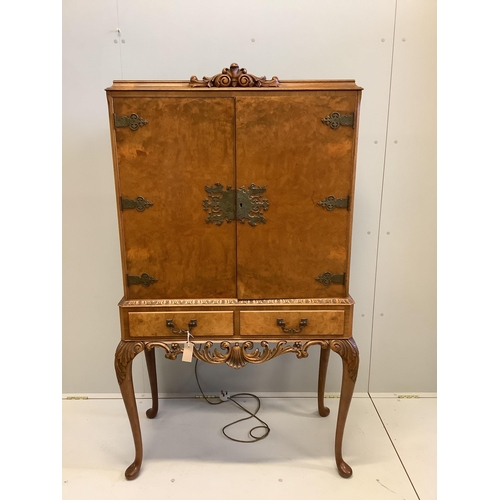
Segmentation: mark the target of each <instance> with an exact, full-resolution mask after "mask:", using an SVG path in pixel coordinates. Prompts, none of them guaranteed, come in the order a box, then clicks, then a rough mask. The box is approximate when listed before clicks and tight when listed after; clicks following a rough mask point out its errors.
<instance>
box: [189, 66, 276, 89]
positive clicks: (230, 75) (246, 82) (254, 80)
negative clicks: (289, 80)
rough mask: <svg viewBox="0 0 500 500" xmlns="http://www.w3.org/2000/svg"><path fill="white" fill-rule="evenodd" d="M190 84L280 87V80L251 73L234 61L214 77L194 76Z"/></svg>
mask: <svg viewBox="0 0 500 500" xmlns="http://www.w3.org/2000/svg"><path fill="white" fill-rule="evenodd" d="M189 85H191V87H279V86H280V82H279V80H278V77H277V76H273V77H272V79H271V80H266V77H265V76H261V77H258V76H255V75H251V74H250V73H248V72H247V70H246V69H245V68H241V69H240V67H239V66H238V65H237V64H236V63H233V64H231V66H230V67H229V68H224V69H223V70H222V73H219V74H218V75H215V76H212V78H208V77H206V76H204V77H203V80H198V78H197V77H196V76H192V77H191V78H190V80H189Z"/></svg>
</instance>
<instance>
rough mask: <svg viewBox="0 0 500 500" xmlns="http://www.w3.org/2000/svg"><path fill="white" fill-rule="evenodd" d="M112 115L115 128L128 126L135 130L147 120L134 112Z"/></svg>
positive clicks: (146, 122) (145, 123)
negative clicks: (128, 114)
mask: <svg viewBox="0 0 500 500" xmlns="http://www.w3.org/2000/svg"><path fill="white" fill-rule="evenodd" d="M113 116H114V118H115V128H120V127H129V128H130V130H137V129H138V128H139V127H143V126H144V125H147V124H148V121H147V120H145V119H144V118H141V117H140V116H139V115H138V114H136V113H132V114H131V115H130V116H117V115H115V114H114V115H113Z"/></svg>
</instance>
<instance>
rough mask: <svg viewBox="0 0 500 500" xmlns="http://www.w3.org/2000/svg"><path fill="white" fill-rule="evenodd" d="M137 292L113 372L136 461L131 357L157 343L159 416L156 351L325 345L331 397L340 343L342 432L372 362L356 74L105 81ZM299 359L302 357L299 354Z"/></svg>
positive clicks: (238, 362) (209, 357) (228, 73)
mask: <svg viewBox="0 0 500 500" xmlns="http://www.w3.org/2000/svg"><path fill="white" fill-rule="evenodd" d="M106 92H107V98H108V104H109V118H110V125H111V141H112V149H113V159H114V169H115V181H116V199H117V205H118V215H119V228H120V242H121V257H122V268H123V286H124V291H125V294H124V297H123V299H122V301H121V302H120V304H119V310H120V321H121V332H122V337H121V341H120V343H119V345H118V347H117V350H116V355H115V368H116V374H117V378H118V383H119V385H120V390H121V393H122V395H123V399H124V402H125V407H126V410H127V413H128V417H129V419H130V424H131V427H132V434H133V438H134V443H135V451H136V456H135V460H134V462H133V463H132V465H130V467H129V468H128V469H127V470H126V472H125V475H126V477H127V478H128V479H133V478H135V477H136V476H137V475H138V473H139V470H140V467H141V463H142V457H143V451H142V439H141V431H140V426H139V417H138V414H137V406H136V401H135V396H134V388H133V382H132V367H131V365H132V360H133V359H134V357H135V356H136V355H137V354H138V353H140V352H142V351H144V354H145V356H146V362H147V367H148V372H149V378H150V382H151V392H152V399H153V405H152V408H151V409H150V410H148V412H147V416H148V417H149V418H153V417H154V416H155V415H156V413H157V409H158V388H157V380H156V368H155V356H154V350H155V348H162V349H163V350H164V351H165V355H166V357H167V358H168V359H176V358H177V357H178V356H179V355H182V353H183V352H184V351H186V349H185V344H186V340H187V337H188V332H189V333H190V334H191V335H192V336H193V337H192V338H191V339H192V340H194V344H193V343H191V344H190V345H188V348H192V347H193V345H194V350H193V356H194V357H195V358H197V359H199V360H202V361H205V362H208V363H227V364H228V365H229V366H231V367H233V368H236V369H238V368H241V367H243V366H245V365H246V364H247V363H262V362H264V361H268V360H270V359H271V358H274V357H276V356H280V355H281V354H285V353H293V354H295V355H296V356H297V357H298V358H303V357H306V356H307V355H308V350H309V348H312V347H313V346H318V347H319V349H320V353H321V355H320V366H319V382H318V408H319V413H320V415H321V416H327V415H328V414H329V410H328V408H326V407H325V406H324V402H323V399H324V390H325V379H326V370H327V365H328V358H329V354H330V350H333V351H335V352H337V353H338V354H339V355H340V356H341V358H342V361H343V375H342V389H341V396H340V404H339V412H338V418H337V428H336V434H335V458H336V462H337V466H338V470H339V473H340V475H341V476H343V477H349V476H350V475H351V474H352V470H351V468H350V467H349V465H347V464H346V463H345V461H344V460H343V458H342V438H343V433H344V427H345V422H346V417H347V412H348V409H349V404H350V401H351V398H352V393H353V390H354V384H355V381H356V375H357V371H358V364H359V363H358V361H359V358H358V349H357V347H356V344H355V342H354V340H353V338H352V319H353V306H354V302H353V300H352V299H351V297H350V296H349V264H350V253H351V252H350V247H351V225H352V206H353V196H354V176H355V175H354V174H355V160H356V141H357V126H358V109H359V103H360V98H361V88H360V87H358V86H356V84H355V82H354V81H352V80H341V81H326V80H325V81H280V80H279V79H278V78H277V77H273V78H272V79H270V80H267V79H266V78H265V77H257V76H254V75H252V74H250V73H248V72H247V70H246V69H240V68H239V67H238V65H237V64H232V65H231V67H230V68H226V69H224V70H222V72H221V73H219V74H216V75H215V76H213V77H203V78H202V79H201V80H200V79H198V78H197V77H195V76H193V77H191V79H190V80H189V81H115V82H114V83H113V85H112V86H111V87H109V88H108V89H106ZM297 369H300V363H297Z"/></svg>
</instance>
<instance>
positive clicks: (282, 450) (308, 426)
mask: <svg viewBox="0 0 500 500" xmlns="http://www.w3.org/2000/svg"><path fill="white" fill-rule="evenodd" d="M239 401H240V402H242V404H245V405H246V406H247V407H248V408H249V409H253V408H254V406H255V405H254V402H253V400H251V399H248V400H244V399H239ZM261 401H262V407H261V410H260V412H259V414H258V415H259V417H260V418H262V419H263V420H264V421H266V422H267V423H268V425H269V426H270V428H271V431H270V433H269V436H268V437H267V438H266V439H264V440H262V441H259V442H256V443H251V444H242V443H236V442H233V441H230V440H228V439H227V438H226V437H224V435H223V434H222V432H221V429H222V427H223V426H224V425H226V424H227V423H230V422H232V421H234V420H236V419H239V418H243V417H244V416H246V414H244V413H243V412H242V411H241V410H239V409H238V408H237V407H236V406H235V405H234V404H232V403H231V402H228V403H225V404H221V405H218V406H210V405H208V404H207V403H206V402H205V401H204V400H203V399H195V398H183V399H182V398H181V399H161V400H160V408H159V413H158V416H157V417H156V418H155V419H153V420H150V419H148V418H147V417H146V415H145V411H146V410H147V409H148V408H149V407H150V400H149V399H138V407H139V412H140V420H141V427H142V435H143V443H144V461H143V464H142V469H141V473H140V475H139V477H138V478H137V479H135V480H134V481H127V480H126V479H125V477H124V475H123V473H124V471H125V469H126V467H127V466H128V465H129V464H130V463H131V462H132V460H133V456H134V450H133V443H132V435H131V431H130V426H129V423H128V420H127V416H126V413H125V407H124V405H123V402H122V401H121V399H87V400H63V404H62V407H63V417H62V421H63V458H62V463H63V471H62V480H63V485H62V492H63V498H64V499H65V500H70V499H71V500H73V499H75V500H77V499H81V500H88V499H92V500H100V499H106V500H110V499H115V498H116V499H120V500H127V499H138V498H148V499H153V500H154V499H178V498H179V499H180V498H182V499H191V498H197V497H201V498H208V499H211V498H214V499H215V498H217V499H226V498H228V499H229V498H238V499H241V500H246V499H252V500H255V499H256V498H259V499H260V498H263V499H268V498H269V499H271V498H272V499H276V498H277V499H281V498H287V499H299V498H300V499H307V500H309V499H316V498H317V499H320V498H326V496H328V497H329V498H335V499H340V500H342V499H346V500H357V499H369V500H378V499H380V500H382V499H406V500H414V499H420V500H434V499H435V498H436V402H437V400H436V398H435V397H424V396H420V397H396V395H377V396H376V397H375V396H373V395H372V396H371V397H370V396H368V394H356V395H355V397H354V398H353V400H352V403H351V408H350V412H349V418H348V420H347V425H346V431H345V437H344V459H345V460H346V462H347V463H349V464H350V465H351V467H352V468H353V471H354V472H353V476H352V477H351V478H350V479H343V478H341V477H340V476H339V475H338V473H337V469H336V466H335V460H334V456H333V441H334V430H335V422H336V411H337V408H338V401H339V400H338V398H330V399H327V403H328V406H329V407H330V409H331V413H330V416H329V417H326V418H321V417H319V415H318V413H317V408H316V400H315V398H313V397H311V398H286V397H283V398H274V397H273V398H267V397H264V398H262V399H261ZM239 425H240V426H241V427H240V428H237V427H234V428H230V429H228V431H227V432H231V433H232V435H233V436H234V437H235V438H237V439H246V432H247V431H248V430H249V428H251V427H253V426H254V425H256V424H255V423H250V422H249V421H247V422H244V423H242V424H239ZM144 495H147V496H144Z"/></svg>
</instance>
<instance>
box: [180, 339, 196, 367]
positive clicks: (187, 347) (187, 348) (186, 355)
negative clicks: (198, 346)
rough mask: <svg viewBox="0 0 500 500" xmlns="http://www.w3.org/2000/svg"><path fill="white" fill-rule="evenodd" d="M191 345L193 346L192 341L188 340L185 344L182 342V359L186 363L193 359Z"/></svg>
mask: <svg viewBox="0 0 500 500" xmlns="http://www.w3.org/2000/svg"><path fill="white" fill-rule="evenodd" d="M193 347H194V344H193V343H192V342H188V343H187V344H184V352H183V353H182V361H185V362H186V363H191V360H192V359H193Z"/></svg>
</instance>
